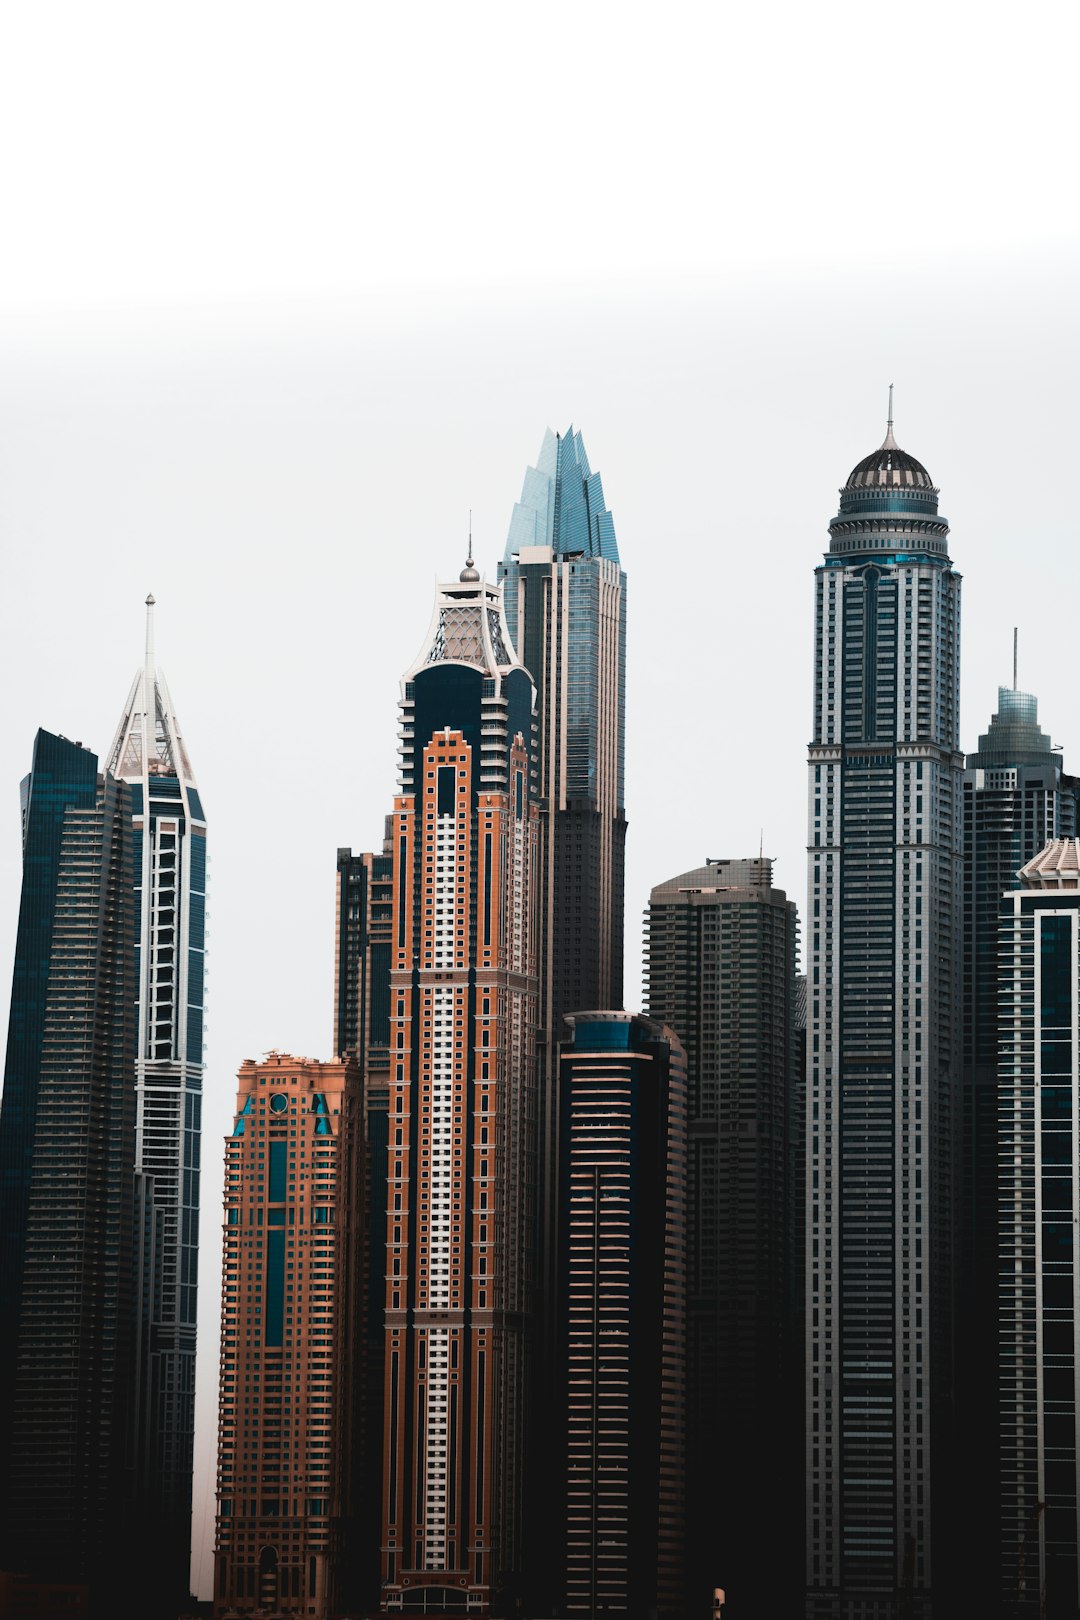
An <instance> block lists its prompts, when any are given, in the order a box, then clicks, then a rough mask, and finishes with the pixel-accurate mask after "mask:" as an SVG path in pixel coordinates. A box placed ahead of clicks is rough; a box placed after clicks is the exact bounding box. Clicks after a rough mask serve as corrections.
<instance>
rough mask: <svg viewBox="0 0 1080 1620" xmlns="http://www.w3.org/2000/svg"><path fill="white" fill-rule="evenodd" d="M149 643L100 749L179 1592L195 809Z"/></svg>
mask: <svg viewBox="0 0 1080 1620" xmlns="http://www.w3.org/2000/svg"><path fill="white" fill-rule="evenodd" d="M153 609H154V598H153V597H152V596H148V597H147V599H146V651H145V657H144V660H143V664H142V667H141V668H140V669H139V671H138V673H137V674H136V676H135V679H134V681H133V683H132V687H131V691H130V692H129V694H128V699H127V702H126V704H125V705H124V712H123V715H122V716H121V720H120V725H119V727H118V728H117V732H116V736H115V738H114V739H113V744H112V748H111V749H110V752H109V759H108V768H109V771H110V772H111V773H112V774H113V775H114V776H116V777H119V778H120V779H122V780H123V781H124V782H126V783H128V784H129V786H130V795H131V807H132V815H133V820H134V883H135V907H136V917H137V936H136V952H135V971H136V995H137V1005H138V1043H137V1058H136V1090H137V1103H138V1117H137V1125H136V1139H135V1168H136V1170H137V1172H138V1174H139V1177H140V1189H141V1195H142V1197H141V1209H140V1221H139V1226H140V1233H141V1243H140V1257H139V1302H138V1303H139V1346H138V1410H137V1417H136V1429H135V1456H136V1472H137V1478H138V1501H139V1504H140V1511H141V1512H142V1513H143V1514H144V1515H145V1519H144V1522H143V1524H142V1526H141V1530H142V1534H143V1535H144V1536H145V1537H147V1538H148V1539H149V1540H151V1541H152V1543H153V1545H154V1548H155V1566H156V1568H157V1569H158V1571H159V1572H160V1574H161V1579H162V1587H163V1588H164V1589H173V1590H175V1591H176V1592H177V1593H178V1594H179V1595H180V1596H181V1597H183V1596H184V1595H185V1594H186V1593H187V1589H188V1566H189V1563H190V1557H191V1471H192V1448H193V1442H194V1430H195V1324H196V1305H197V1284H198V1239H199V1141H200V1134H201V1119H202V1083H203V1008H204V979H205V975H204V964H205V951H206V818H205V816H204V815H203V808H202V802H201V800H200V798H199V792H198V788H197V786H196V782H195V776H194V773H193V771H192V769H191V763H190V761H189V759H188V755H187V750H186V748H185V746H184V740H183V737H182V734H181V731H180V726H179V723H178V721H177V718H176V711H175V709H174V708H173V704H172V699H171V698H170V696H169V689H168V686H167V685H166V683H165V677H164V675H163V674H162V673H161V671H160V670H159V669H158V668H157V665H156V662H155V657H154V630H153Z"/></svg>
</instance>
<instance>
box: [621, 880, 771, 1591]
mask: <svg viewBox="0 0 1080 1620" xmlns="http://www.w3.org/2000/svg"><path fill="white" fill-rule="evenodd" d="M797 939H798V918H797V914H796V908H795V904H794V902H793V901H790V900H788V899H787V897H786V895H785V894H784V893H783V891H782V890H780V889H774V888H773V886H772V862H771V861H770V860H768V859H765V858H755V859H749V860H742V861H709V862H707V863H706V864H705V865H704V866H701V867H698V868H696V869H695V870H693V871H690V872H683V873H681V874H680V875H679V876H677V877H674V878H671V879H669V880H668V881H667V882H666V883H661V884H658V885H657V886H656V887H655V888H654V889H653V890H652V893H651V895H650V897H649V909H648V913H647V923H646V946H645V950H646V983H647V1004H648V1010H649V1016H650V1018H652V1019H655V1020H656V1021H658V1022H662V1023H664V1024H668V1025H670V1026H671V1027H672V1028H673V1029H677V1030H678V1031H679V1035H680V1038H681V1040H682V1043H683V1046H684V1047H685V1050H686V1065H687V1089H688V1099H689V1100H688V1108H689V1164H688V1172H687V1175H688V1181H687V1185H688V1193H689V1197H688V1207H689V1217H688V1221H689V1224H688V1231H687V1301H688V1320H687V1333H688V1340H687V1396H688V1447H689V1449H688V1473H687V1485H688V1489H687V1500H688V1503H689V1512H690V1543H691V1548H692V1554H693V1556H692V1566H691V1569H692V1578H693V1583H694V1584H693V1591H694V1593H695V1594H696V1596H697V1599H698V1602H699V1604H700V1605H702V1606H703V1605H704V1603H705V1601H706V1599H707V1596H708V1593H709V1592H711V1590H712V1588H713V1587H714V1586H716V1585H720V1586H723V1587H724V1589H725V1591H726V1592H727V1601H728V1604H729V1605H730V1612H731V1614H732V1617H733V1620H738V1616H739V1615H740V1614H742V1613H753V1612H755V1611H756V1610H757V1609H759V1608H760V1607H761V1606H762V1605H763V1604H767V1603H768V1602H769V1601H770V1600H771V1601H772V1602H773V1604H774V1605H776V1606H785V1605H786V1606H790V1602H791V1600H792V1598H793V1597H794V1598H796V1599H797V1597H798V1595H799V1592H798V1588H795V1590H794V1591H791V1590H785V1589H784V1587H783V1584H782V1583H783V1580H784V1578H785V1577H786V1576H788V1575H789V1574H790V1560H779V1559H776V1558H775V1557H770V1556H769V1552H770V1549H775V1547H776V1545H777V1542H778V1541H780V1542H782V1543H783V1544H785V1545H791V1543H792V1542H793V1541H797V1540H798V1538H799V1537H800V1536H801V1525H800V1521H801V1515H802V1493H801V1490H800V1491H799V1492H798V1494H797V1495H796V1494H795V1493H790V1494H789V1497H788V1498H787V1499H786V1500H783V1501H781V1500H780V1499H779V1497H778V1494H777V1480H778V1478H781V1479H789V1478H792V1477H793V1476H794V1477H796V1478H797V1477H798V1473H799V1470H800V1466H801V1456H800V1457H798V1458H795V1457H794V1456H793V1457H791V1458H790V1459H789V1466H787V1467H786V1468H778V1459H779V1458H780V1457H782V1456H783V1454H784V1452H785V1450H790V1436H791V1427H792V1411H791V1403H790V1402H789V1401H788V1400H786V1399H785V1394H786V1392H787V1390H788V1389H789V1386H790V1383H791V1379H792V1374H793V1371H794V1367H795V1365H801V1360H802V1357H801V1346H800V1347H798V1349H797V1348H796V1346H795V1344H794V1343H793V1333H794V1328H795V1325H796V1322H795V1318H794V1316H793V1312H792V1307H793V1287H794V1281H795V1275H794V1273H795V1267H794V1254H793V1240H794V1228H795V1217H796V1210H795V1183H794V1180H793V1177H792V1172H793V1171H794V1169H795V1163H794V1161H793V1158H792V1155H793V1153H794V1152H795V1151H796V1150H797V1141H796V1138H797V1135H798V1132H797V1130H796V1122H795V1120H794V1118H793V1112H794V1108H795V1104H796V1097H795V1091H796V1087H797V1084H798V1077H797V1074H796V1035H795V997H796V987H795V962H796V949H797ZM718 1457H723V1458H724V1459H725V1461H724V1466H723V1467H722V1468H718V1467H717V1466H716V1459H717V1458H718ZM791 1462H793V1463H794V1464H795V1466H794V1467H792V1466H790V1463H791ZM765 1504H767V1505H765Z"/></svg>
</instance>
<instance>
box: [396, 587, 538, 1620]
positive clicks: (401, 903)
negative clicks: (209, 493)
mask: <svg viewBox="0 0 1080 1620" xmlns="http://www.w3.org/2000/svg"><path fill="white" fill-rule="evenodd" d="M533 702H534V689H533V685H532V682H531V680H530V678H529V676H528V675H527V674H526V672H525V670H524V669H523V668H522V667H521V664H520V663H519V661H518V659H517V658H516V656H515V655H514V652H513V643H512V641H511V639H510V634H509V630H508V628H507V625H506V620H505V618H504V616H503V611H502V598H501V593H500V592H499V591H498V590H496V589H494V588H493V587H491V586H489V585H487V584H485V583H484V582H483V581H481V579H480V577H479V574H478V573H477V571H476V569H475V568H474V567H473V566H472V562H471V559H470V561H469V563H468V564H467V565H466V567H465V568H464V569H463V570H462V572H461V575H460V578H459V579H458V580H457V581H455V582H453V583H452V584H446V585H441V586H439V587H438V589H437V593H436V601H435V609H434V614H433V617H432V622H431V628H430V630H429V632H428V636H427V638H426V640H425V642H424V647H423V651H422V652H421V654H420V656H419V658H418V659H417V660H416V662H415V664H414V665H413V666H412V668H411V669H410V670H409V672H408V674H407V675H406V676H405V678H404V681H403V683H402V693H401V733H400V735H401V782H400V792H399V794H398V797H397V799H396V800H395V806H394V815H393V818H392V823H391V835H390V841H391V848H392V852H393V862H394V891H393V919H392V959H391V975H390V1035H391V1040H390V1047H391V1053H390V1055H391V1073H390V1109H389V1130H390V1141H389V1147H388V1155H389V1188H388V1204H389V1208H388V1212H387V1261H386V1353H385V1378H386V1384H385V1389H386V1395H385V1422H386V1431H385V1461H384V1474H383V1532H382V1544H383V1549H384V1552H383V1571H382V1604H383V1607H384V1608H385V1609H389V1610H396V1611H406V1612H429V1613H438V1614H442V1613H443V1612H445V1611H448V1610H451V1611H452V1610H458V1609H461V1610H465V1609H468V1610H469V1611H470V1612H472V1613H478V1614H484V1613H487V1612H488V1611H489V1608H490V1606H491V1605H493V1604H494V1605H502V1606H504V1607H505V1606H507V1605H509V1604H512V1602H513V1601H514V1599H515V1596H516V1594H517V1592H518V1591H519V1590H520V1584H521V1578H522V1577H521V1572H522V1534H523V1524H522V1519H523V1508H522V1493H523V1489H524V1477H525V1466H526V1464H525V1457H524V1451H523V1447H524V1405H525V1401H526V1398H527V1391H528V1377H529V1368H528V1352H529V1339H530V1331H531V1323H532V1308H533V1292H534V1284H533V1264H534V1256H533V1249H534V1222H535V1197H536V1185H535V1180H536V1171H535V1126H536V1121H535V1111H536V946H535V939H534V931H533V916H534V910H535V894H536V889H535V882H536V880H535V871H534V868H535V858H536V839H537V820H536V807H535V803H534V784H533V780H532V777H533V758H534V755H533Z"/></svg>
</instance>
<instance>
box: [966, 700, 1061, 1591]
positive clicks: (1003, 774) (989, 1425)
mask: <svg viewBox="0 0 1080 1620" xmlns="http://www.w3.org/2000/svg"><path fill="white" fill-rule="evenodd" d="M1078 788H1080V783H1078V782H1077V781H1076V779H1075V778H1074V777H1069V776H1065V775H1064V774H1063V771H1062V763H1061V755H1060V754H1059V753H1058V752H1056V751H1055V749H1054V748H1053V746H1052V744H1051V742H1050V738H1049V737H1048V736H1047V735H1046V734H1045V732H1044V731H1043V730H1042V728H1041V727H1040V725H1039V720H1038V705H1037V702H1036V700H1035V698H1034V697H1033V696H1032V695H1031V693H1029V692H1020V691H1018V690H1017V689H1016V687H1015V686H1013V687H1008V686H1002V687H999V688H998V703H997V711H996V713H995V714H994V715H993V716H992V717H991V720H990V725H989V727H988V728H987V730H986V731H985V732H984V733H983V735H982V736H981V737H980V738H979V746H978V749H977V751H976V752H975V753H973V754H969V755H968V756H967V768H966V769H965V771H964V831H963V847H964V912H963V946H964V1048H963V1052H964V1087H963V1184H962V1185H963V1195H962V1199H961V1230H960V1292H959V1301H960V1307H961V1308H960V1314H959V1332H958V1339H957V1353H958V1361H959V1365H960V1366H962V1367H963V1369H964V1376H963V1379H962V1380H961V1383H960V1386H959V1389H958V1396H957V1410H958V1416H959V1419H960V1425H961V1429H960V1432H961V1438H962V1446H963V1455H964V1457H965V1459H966V1462H967V1466H968V1468H969V1470H970V1479H971V1485H970V1490H969V1502H970V1506H971V1509H972V1513H973V1516H974V1518H975V1519H976V1521H977V1522H978V1523H979V1524H980V1525H981V1528H982V1533H983V1534H985V1535H986V1536H988V1537H989V1536H994V1535H996V1534H997V1531H998V1514H999V1498H1000V1491H1001V1468H1000V1449H1001V1439H1000V1430H999V1421H998V1419H999V1414H998V1406H997V1403H998V1388H999V1375H1000V1368H999V1360H998V1354H997V1351H998V1342H999V1339H998V1308H999V1297H998V1296H999V1280H998V1273H999V1263H1000V1262H999V1255H998V1242H997V1233H998V1211H999V1202H1000V1194H999V1185H998V1182H999V1153H1000V1147H1001V1144H1000V1142H999V1118H998V1099H999V1095H1000V1090H999V1040H1000V1035H1001V1032H1000V1030H999V1022H998V1021H999V1014H1000V1010H1001V1004H1000V989H999V976H1000V966H999V954H1000V950H1001V908H1002V903H1003V902H1002V896H1003V894H1005V893H1006V891H1009V890H1013V889H1015V888H1016V887H1017V884H1018V882H1019V873H1020V869H1021V867H1023V866H1024V865H1026V863H1027V862H1029V861H1031V860H1033V859H1034V857H1035V855H1037V854H1038V852H1039V851H1040V850H1041V849H1042V848H1043V846H1044V845H1045V844H1046V842H1047V840H1049V839H1055V838H1072V837H1073V836H1074V835H1075V833H1076V830H1077V791H1078ZM999 1580H1000V1571H999V1569H998V1567H997V1566H996V1564H995V1563H994V1562H993V1561H992V1560H982V1561H980V1562H979V1564H978V1567H977V1569H976V1570H974V1571H972V1574H971V1582H972V1590H973V1592H974V1593H976V1594H978V1601H979V1602H980V1603H981V1604H982V1605H983V1606H984V1607H986V1608H988V1609H989V1608H990V1606H991V1605H992V1604H994V1603H995V1602H996V1601H997V1599H998V1597H999V1595H1000V1594H999Z"/></svg>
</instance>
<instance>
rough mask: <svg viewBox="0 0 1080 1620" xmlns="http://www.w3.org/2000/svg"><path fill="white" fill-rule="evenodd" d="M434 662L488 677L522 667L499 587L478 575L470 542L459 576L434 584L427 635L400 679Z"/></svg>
mask: <svg viewBox="0 0 1080 1620" xmlns="http://www.w3.org/2000/svg"><path fill="white" fill-rule="evenodd" d="M433 664H468V665H471V666H472V667H473V668H474V669H480V670H483V671H484V673H485V674H486V675H492V676H500V675H505V674H506V673H507V672H508V671H509V670H511V669H520V668H521V664H520V661H519V659H518V657H517V655H516V653H515V652H514V643H513V641H512V640H511V637H510V632H509V630H508V629H507V626H506V618H505V616H504V613H503V596H502V587H501V586H498V585H489V584H488V583H487V581H486V580H484V579H481V578H480V575H479V573H478V572H477V570H476V568H475V567H474V565H473V559H472V547H471V546H470V548H469V560H468V562H467V563H466V565H465V567H464V568H463V569H462V570H461V573H460V574H459V576H458V578H457V579H456V580H454V581H452V582H451V583H444V584H440V585H436V587H435V606H434V610H433V612H432V616H431V624H430V626H429V628H428V633H427V635H426V636H425V637H424V643H423V646H422V647H421V649H420V652H419V653H418V655H417V657H416V659H415V661H414V662H413V663H412V665H411V666H410V668H409V669H408V670H407V672H406V674H405V676H404V679H405V680H406V681H411V680H413V679H415V677H416V676H417V675H418V674H419V673H420V671H421V670H422V669H428V668H430V667H431V666H432V665H433Z"/></svg>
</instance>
